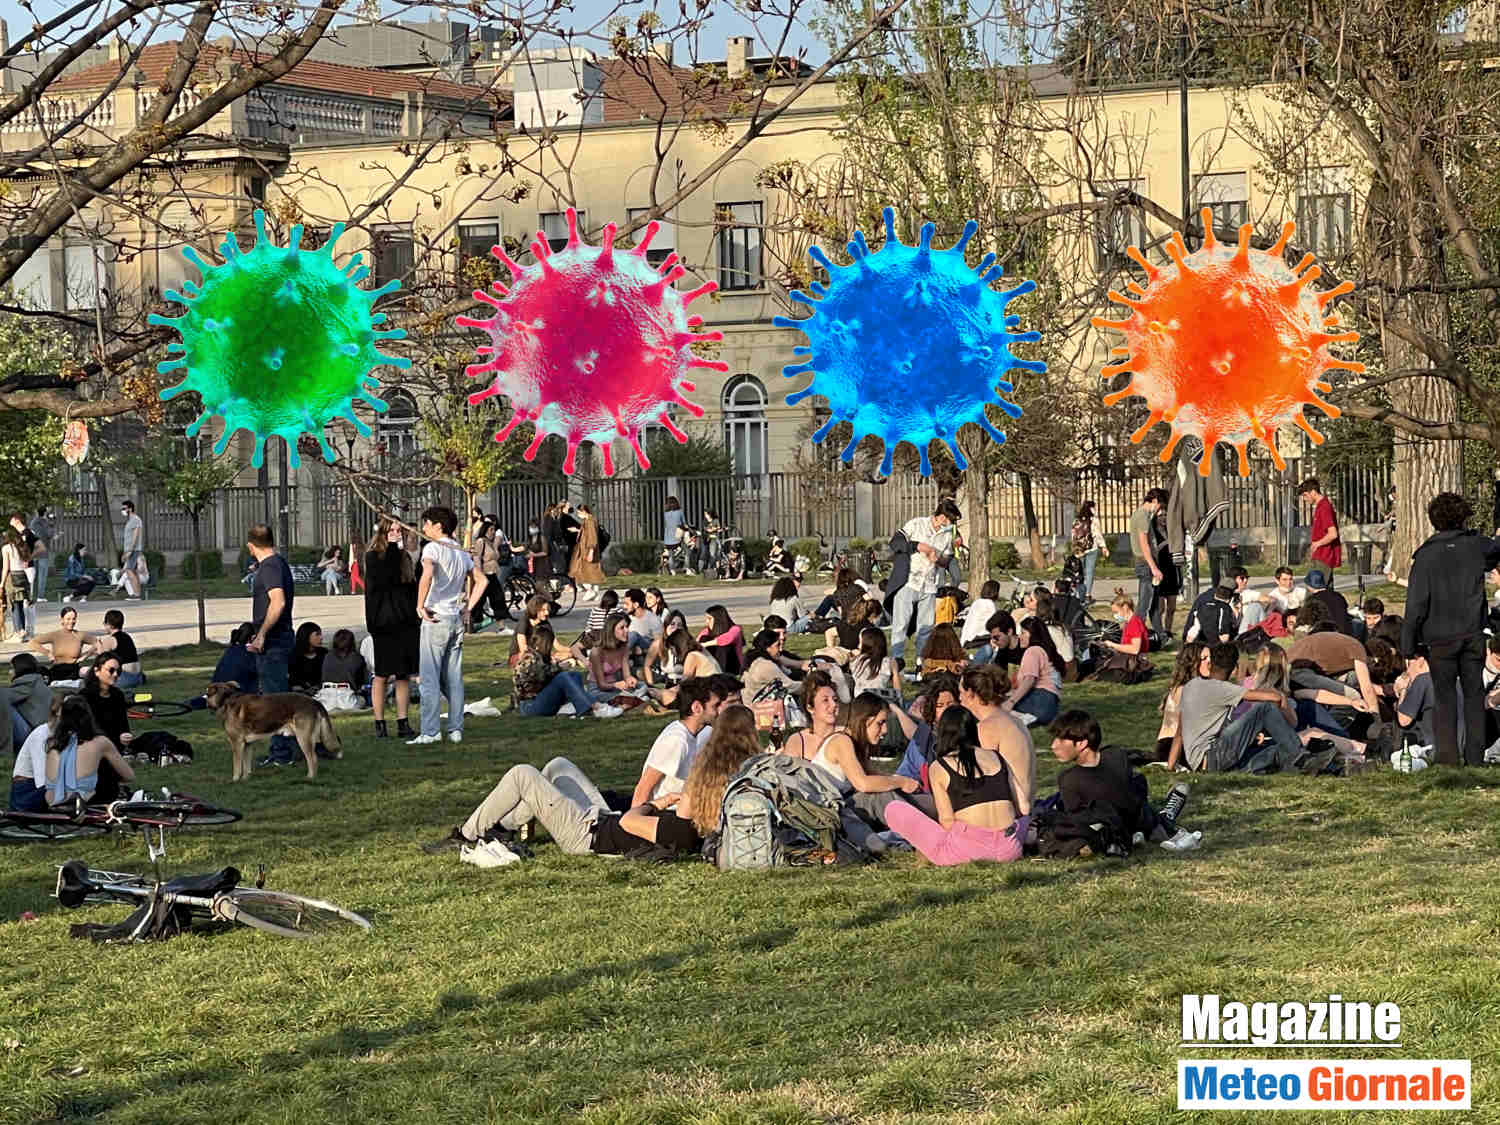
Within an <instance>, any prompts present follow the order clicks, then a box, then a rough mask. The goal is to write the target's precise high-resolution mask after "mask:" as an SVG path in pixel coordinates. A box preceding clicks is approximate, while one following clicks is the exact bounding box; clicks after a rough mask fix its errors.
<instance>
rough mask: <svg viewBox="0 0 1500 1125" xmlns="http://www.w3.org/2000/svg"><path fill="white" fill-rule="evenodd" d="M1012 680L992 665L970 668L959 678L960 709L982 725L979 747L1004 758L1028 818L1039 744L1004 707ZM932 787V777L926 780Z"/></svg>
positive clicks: (1020, 808) (1022, 813) (1018, 804)
mask: <svg viewBox="0 0 1500 1125" xmlns="http://www.w3.org/2000/svg"><path fill="white" fill-rule="evenodd" d="M1009 688H1010V677H1009V676H1007V675H1006V673H1005V669H1004V668H997V667H995V666H994V665H993V664H991V665H986V666H983V667H979V668H969V669H967V670H965V672H964V674H963V675H962V676H960V677H959V681H958V702H959V706H961V707H963V709H964V710H966V711H968V712H969V714H971V715H973V716H974V718H975V719H976V720H977V721H978V723H979V745H980V746H982V747H983V748H984V749H986V750H993V751H994V752H995V753H997V754H999V755H1000V756H1001V757H1002V758H1004V759H1005V765H1006V768H1007V769H1009V770H1010V776H1011V782H1012V785H1013V787H1014V789H1015V794H1016V813H1017V814H1018V815H1020V816H1025V815H1026V814H1027V813H1029V812H1030V811H1031V804H1032V802H1033V801H1034V800H1035V799H1036V745H1035V743H1033V742H1032V740H1031V735H1030V734H1029V733H1028V732H1027V730H1026V727H1025V725H1024V724H1022V722H1021V721H1020V719H1018V718H1017V717H1016V716H1015V714H1014V713H1012V712H1010V711H1007V710H1006V709H1005V707H1004V701H1005V694H1006V691H1007V690H1008V689H1009ZM923 781H924V785H927V786H930V784H931V777H930V776H929V777H927V778H924V779H923Z"/></svg>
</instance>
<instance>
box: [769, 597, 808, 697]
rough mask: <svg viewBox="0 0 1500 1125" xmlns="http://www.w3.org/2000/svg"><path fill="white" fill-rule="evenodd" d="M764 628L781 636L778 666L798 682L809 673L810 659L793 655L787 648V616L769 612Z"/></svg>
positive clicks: (777, 659)
mask: <svg viewBox="0 0 1500 1125" xmlns="http://www.w3.org/2000/svg"><path fill="white" fill-rule="evenodd" d="M760 627H761V628H762V629H769V630H771V632H773V633H775V634H776V635H777V636H778V637H780V638H781V655H780V656H778V657H777V658H776V664H777V666H778V667H779V668H780V669H781V670H782V671H783V672H785V673H786V674H787V675H788V676H790V677H791V678H792V679H794V680H796V681H797V682H798V683H801V682H802V677H803V676H805V675H806V674H807V668H808V664H809V663H810V662H809V661H806V660H803V659H802V658H801V657H798V656H793V655H792V654H791V653H790V652H788V651H787V648H786V633H787V629H786V618H785V617H782V616H781V615H780V614H779V613H768V614H766V619H765V620H764V621H762V622H761V625H760Z"/></svg>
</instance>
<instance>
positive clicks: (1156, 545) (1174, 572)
mask: <svg viewBox="0 0 1500 1125" xmlns="http://www.w3.org/2000/svg"><path fill="white" fill-rule="evenodd" d="M1150 545H1151V549H1152V551H1153V552H1154V553H1155V554H1156V565H1157V567H1158V568H1159V569H1160V570H1161V581H1160V582H1158V583H1157V584H1156V599H1157V603H1158V604H1159V605H1160V606H1161V627H1162V631H1163V632H1165V633H1166V634H1167V635H1168V636H1171V635H1172V632H1173V627H1172V626H1173V622H1174V620H1175V618H1176V617H1177V597H1178V595H1179V594H1181V593H1182V574H1181V572H1180V571H1179V570H1178V569H1177V564H1176V563H1175V562H1174V561H1173V560H1172V548H1171V547H1170V546H1169V545H1168V543H1167V510H1166V509H1165V508H1163V509H1162V510H1161V511H1160V512H1158V513H1157V515H1156V519H1154V520H1152V521H1151V536H1150Z"/></svg>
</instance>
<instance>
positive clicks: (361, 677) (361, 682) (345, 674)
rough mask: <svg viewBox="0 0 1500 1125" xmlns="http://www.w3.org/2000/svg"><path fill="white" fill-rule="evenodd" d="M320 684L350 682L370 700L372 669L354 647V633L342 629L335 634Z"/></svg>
mask: <svg viewBox="0 0 1500 1125" xmlns="http://www.w3.org/2000/svg"><path fill="white" fill-rule="evenodd" d="M319 682H320V684H348V685H349V687H350V688H352V689H353V690H354V692H355V693H356V694H357V695H362V696H364V697H365V702H367V703H368V702H369V696H370V692H369V685H370V669H369V668H368V667H367V666H366V664H365V658H364V657H362V656H361V655H360V654H359V652H358V651H357V650H356V649H355V647H354V633H353V632H352V631H351V630H349V629H340V630H339V631H338V632H337V633H335V634H334V635H333V647H332V648H331V649H329V650H328V655H327V656H325V657H323V672H322V675H321V676H319Z"/></svg>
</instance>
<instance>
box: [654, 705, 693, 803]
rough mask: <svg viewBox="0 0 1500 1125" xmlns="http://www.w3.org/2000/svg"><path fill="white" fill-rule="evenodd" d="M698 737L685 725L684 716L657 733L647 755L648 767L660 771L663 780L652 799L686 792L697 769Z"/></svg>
mask: <svg viewBox="0 0 1500 1125" xmlns="http://www.w3.org/2000/svg"><path fill="white" fill-rule="evenodd" d="M698 737H699V736H697V735H694V734H693V732H692V731H690V730H688V729H687V727H685V726H684V725H683V723H682V720H681V719H674V720H673V721H672V722H670V723H668V724H667V725H666V727H664V728H663V729H662V732H661V733H660V734H659V735H657V736H656V741H655V742H653V743H652V744H651V752H650V753H649V754H647V755H646V766H647V768H648V769H653V770H657V771H659V772H660V773H661V774H662V779H661V780H660V781H658V782H657V783H656V788H655V789H653V790H652V791H651V800H653V801H654V800H656V799H657V798H658V797H665V796H666V795H667V794H668V793H681V792H682V787H683V786H684V785H686V784H687V778H688V773H689V771H690V770H692V768H693V758H694V757H695V756H697V753H698Z"/></svg>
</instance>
